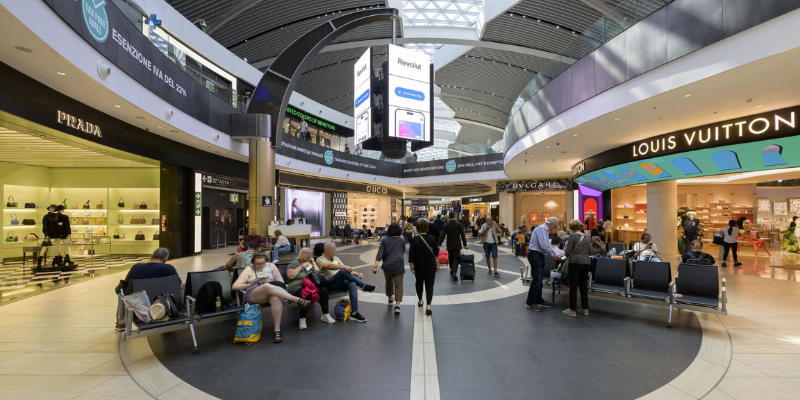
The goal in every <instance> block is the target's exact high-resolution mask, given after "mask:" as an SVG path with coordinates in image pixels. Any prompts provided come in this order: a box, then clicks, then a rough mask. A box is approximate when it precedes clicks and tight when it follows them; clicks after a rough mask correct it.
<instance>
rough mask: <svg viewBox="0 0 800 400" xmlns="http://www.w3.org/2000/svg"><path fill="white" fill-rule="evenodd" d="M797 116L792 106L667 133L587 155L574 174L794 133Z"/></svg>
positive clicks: (798, 124) (798, 130)
mask: <svg viewBox="0 0 800 400" xmlns="http://www.w3.org/2000/svg"><path fill="white" fill-rule="evenodd" d="M798 119H800V107H792V108H784V109H782V110H777V111H770V112H767V113H762V114H756V115H750V116H746V117H741V118H735V119H730V120H727V121H721V122H716V123H713V124H708V125H703V126H698V127H694V128H689V129H684V130H681V131H677V132H672V133H667V134H664V135H660V136H656V137H653V138H650V139H645V140H640V141H637V142H634V143H631V144H629V145H626V146H621V147H617V148H615V149H611V150H608V151H605V152H603V153H600V154H598V155H596V156H594V157H591V158H588V159H586V160H584V161H582V162H580V163H579V164H577V165H576V166H575V167H574V168H573V174H574V176H579V175H583V174H585V173H588V172H592V171H596V170H598V169H602V168H606V167H611V166H614V165H620V164H624V163H628V162H632V161H638V160H646V159H649V158H653V157H661V156H666V155H671V154H679V153H684V152H687V151H692V150H701V149H706V148H713V147H719V146H727V145H732V144H740V143H748V142H757V141H761V140H769V139H775V138H780V137H786V136H793V135H797V134H798V133H800V121H798Z"/></svg>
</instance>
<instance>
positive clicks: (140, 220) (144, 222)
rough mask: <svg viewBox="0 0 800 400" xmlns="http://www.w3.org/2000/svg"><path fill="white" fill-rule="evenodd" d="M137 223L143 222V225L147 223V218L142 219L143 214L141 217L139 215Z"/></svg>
mask: <svg viewBox="0 0 800 400" xmlns="http://www.w3.org/2000/svg"><path fill="white" fill-rule="evenodd" d="M139 223H140V224H143V225H144V224H147V220H146V219H144V215H142V216H141V217H139Z"/></svg>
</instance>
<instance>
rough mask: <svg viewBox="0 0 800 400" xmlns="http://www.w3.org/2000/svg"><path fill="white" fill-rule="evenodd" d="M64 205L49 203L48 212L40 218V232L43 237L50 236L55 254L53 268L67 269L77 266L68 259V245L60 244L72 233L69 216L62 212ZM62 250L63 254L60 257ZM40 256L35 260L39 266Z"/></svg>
mask: <svg viewBox="0 0 800 400" xmlns="http://www.w3.org/2000/svg"><path fill="white" fill-rule="evenodd" d="M65 208H66V207H64V206H63V205H55V204H51V205H50V206H49V207H47V211H48V213H47V214H46V215H45V216H44V218H42V233H44V236H45V238H50V239H51V240H52V241H53V247H55V249H54V251H55V254H54V255H53V264H52V266H53V268H63V267H66V269H67V270H72V269H75V268H76V267H77V265H75V263H74V262H73V261H72V260H70V259H69V246H67V245H64V246H62V245H61V244H62V241H63V240H65V239H67V238H69V236H70V235H71V234H72V228H71V227H70V224H69V217H68V216H67V215H65V214H63V213H62V212H63V211H64V209H65ZM62 250H63V254H64V256H63V257H62V256H61V254H62ZM41 263H42V257H39V260H37V266H39V267H40V268H41Z"/></svg>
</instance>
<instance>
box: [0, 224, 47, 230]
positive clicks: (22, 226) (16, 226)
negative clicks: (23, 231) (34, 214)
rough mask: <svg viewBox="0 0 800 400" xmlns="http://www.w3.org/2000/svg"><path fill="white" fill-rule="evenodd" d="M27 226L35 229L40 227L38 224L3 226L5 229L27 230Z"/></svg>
mask: <svg viewBox="0 0 800 400" xmlns="http://www.w3.org/2000/svg"><path fill="white" fill-rule="evenodd" d="M26 226H30V227H34V228H35V227H37V226H39V224H36V225H22V224H19V225H8V226H3V229H14V228H25V227H26Z"/></svg>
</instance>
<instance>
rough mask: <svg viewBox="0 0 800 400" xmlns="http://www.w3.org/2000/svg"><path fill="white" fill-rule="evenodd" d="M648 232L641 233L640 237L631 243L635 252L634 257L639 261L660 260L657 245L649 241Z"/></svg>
mask: <svg viewBox="0 0 800 400" xmlns="http://www.w3.org/2000/svg"><path fill="white" fill-rule="evenodd" d="M650 240H651V237H650V234H649V233H644V234H642V239H641V241H639V242H636V244H634V245H633V251H635V252H636V259H637V260H639V261H651V262H661V259H660V258H659V257H658V247H656V244H655V243H653V242H651V241H650Z"/></svg>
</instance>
